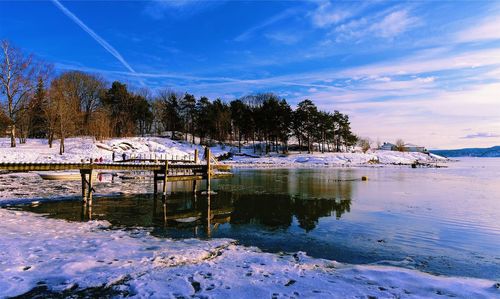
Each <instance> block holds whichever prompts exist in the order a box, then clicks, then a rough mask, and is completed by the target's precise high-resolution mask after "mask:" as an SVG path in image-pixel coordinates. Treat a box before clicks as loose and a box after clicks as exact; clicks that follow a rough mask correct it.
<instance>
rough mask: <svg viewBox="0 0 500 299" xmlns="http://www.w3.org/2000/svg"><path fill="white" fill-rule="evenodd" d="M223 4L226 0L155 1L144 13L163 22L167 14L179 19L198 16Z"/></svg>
mask: <svg viewBox="0 0 500 299" xmlns="http://www.w3.org/2000/svg"><path fill="white" fill-rule="evenodd" d="M223 2H225V0H218V1H204V0H153V1H148V2H147V4H146V6H145V8H144V11H143V12H144V13H145V14H146V15H148V16H149V17H151V18H153V19H155V20H161V19H163V18H164V17H165V16H166V15H167V14H168V15H169V16H172V17H176V18H179V17H183V16H190V15H193V14H196V13H198V12H200V11H203V10H205V9H207V8H209V7H212V6H216V5H220V4H222V3H223Z"/></svg>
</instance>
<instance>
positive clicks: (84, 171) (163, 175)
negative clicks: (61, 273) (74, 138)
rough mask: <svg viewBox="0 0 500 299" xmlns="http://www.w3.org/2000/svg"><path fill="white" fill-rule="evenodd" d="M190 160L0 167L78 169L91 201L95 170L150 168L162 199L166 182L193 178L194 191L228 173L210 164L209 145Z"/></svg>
mask: <svg viewBox="0 0 500 299" xmlns="http://www.w3.org/2000/svg"><path fill="white" fill-rule="evenodd" d="M194 157H195V158H194V159H193V160H178V159H175V160H166V159H165V160H161V159H156V158H149V159H142V160H141V159H137V158H136V159H133V160H131V159H129V160H124V161H121V162H92V159H91V160H90V161H89V162H81V163H65V162H62V163H50V162H42V163H38V162H29V163H22V162H16V163H0V170H6V171H14V172H26V171H64V170H79V171H80V174H81V181H82V199H83V201H85V202H87V201H88V202H89V203H92V194H93V192H94V188H93V181H92V174H93V172H94V171H97V170H117V171H150V172H153V182H154V186H153V187H154V194H155V196H156V195H157V194H158V183H159V182H162V183H163V184H162V190H161V191H162V192H161V193H162V196H163V199H165V198H166V196H167V184H166V183H167V182H173V181H193V191H196V181H197V180H206V182H207V191H209V190H210V180H211V179H217V178H224V177H228V176H231V173H230V172H229V171H230V169H231V167H230V166H228V165H220V164H214V163H213V161H211V160H214V159H213V157H212V156H211V154H210V149H209V148H207V152H206V161H204V162H205V163H201V162H200V161H198V151H197V150H195V155H194Z"/></svg>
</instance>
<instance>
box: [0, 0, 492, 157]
mask: <svg viewBox="0 0 500 299" xmlns="http://www.w3.org/2000/svg"><path fill="white" fill-rule="evenodd" d="M498 20H500V2H494V1H484V2H482V1H442V2H441V1H410V2H401V1H370V2H356V1H186V0H180V1H61V2H59V1H55V0H54V1H0V38H2V39H3V38H6V39H9V40H11V41H12V42H13V43H15V44H16V45H17V46H19V47H21V48H22V49H23V50H25V51H26V52H33V53H35V54H36V55H37V56H38V57H40V58H42V59H44V60H46V61H48V62H51V63H53V64H54V65H55V68H56V70H57V71H63V70H69V69H78V70H83V71H89V72H96V73H100V74H102V75H103V76H104V77H105V78H106V79H107V80H109V81H112V80H120V81H124V82H126V83H127V84H128V85H129V86H130V87H132V88H141V87H143V86H147V87H149V88H151V89H153V90H158V89H162V88H170V89H174V90H177V91H181V92H183V91H188V92H191V93H194V94H195V95H197V96H200V95H206V96H209V97H210V98H213V99H214V98H216V97H220V98H223V99H226V100H230V99H234V98H236V97H239V96H242V95H245V94H249V93H255V92H274V93H276V94H278V95H280V96H282V97H284V98H286V99H287V100H288V101H289V102H290V103H292V104H296V103H298V102H299V101H300V100H303V99H306V98H309V99H312V100H313V101H314V102H315V103H316V104H317V105H318V106H319V107H320V108H321V109H324V110H334V109H335V110H340V111H342V112H345V113H348V114H349V115H350V116H351V121H352V125H353V129H354V131H355V132H356V133H357V134H359V135H361V136H369V137H370V138H372V139H373V140H377V139H379V140H380V141H393V140H395V139H396V138H403V139H404V140H405V141H408V142H412V143H417V144H422V145H425V146H427V147H428V148H452V147H462V146H490V145H496V144H500V21H498Z"/></svg>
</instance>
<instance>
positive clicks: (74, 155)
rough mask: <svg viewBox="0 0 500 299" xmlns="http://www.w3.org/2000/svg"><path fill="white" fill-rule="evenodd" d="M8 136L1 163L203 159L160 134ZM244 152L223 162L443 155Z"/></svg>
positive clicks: (385, 160)
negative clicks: (19, 139) (13, 140)
mask: <svg viewBox="0 0 500 299" xmlns="http://www.w3.org/2000/svg"><path fill="white" fill-rule="evenodd" d="M9 143H10V141H9V139H7V138H0V162H18V161H22V162H80V161H81V160H82V159H89V158H93V159H96V158H103V160H104V161H111V160H112V153H113V152H115V156H116V159H117V160H121V159H122V158H121V156H122V154H123V153H125V154H126V156H127V158H129V157H132V156H139V155H142V157H154V156H157V157H162V158H165V157H167V158H169V159H175V158H179V159H181V158H185V157H192V155H193V154H194V150H195V149H198V151H199V156H200V157H199V158H200V159H201V158H202V155H203V148H202V147H201V146H199V145H192V144H189V143H185V142H180V141H174V140H171V139H169V138H159V137H132V138H115V139H110V140H106V141H102V142H98V141H95V140H93V139H92V138H82V137H80V138H69V139H67V140H66V143H65V148H66V152H65V153H64V154H63V155H59V143H58V141H56V142H55V143H54V145H53V148H49V147H48V145H47V141H46V140H37V139H29V140H28V142H27V143H26V144H19V145H18V146H17V147H16V148H10V147H9ZM211 151H212V153H213V154H214V155H216V156H219V155H223V154H225V153H227V152H229V151H232V152H234V153H236V152H237V149H236V148H231V147H229V146H226V147H223V146H214V147H212V148H211ZM243 153H245V154H246V155H238V154H235V156H234V157H232V158H231V159H230V160H226V161H225V162H224V163H228V164H233V165H239V166H252V167H259V166H262V167H266V166H273V165H274V166H278V167H300V166H308V165H309V166H313V167H316V166H333V167H335V166H366V165H394V164H396V165H398V164H405V165H408V164H412V163H415V162H416V161H418V162H420V163H436V162H444V161H446V159H445V158H442V157H439V156H436V155H433V154H430V155H427V154H423V153H403V152H394V151H372V152H368V153H324V154H322V153H314V154H305V153H290V154H289V155H279V154H276V153H274V154H270V155H266V156H262V157H253V152H252V149H251V148H245V149H244V150H243Z"/></svg>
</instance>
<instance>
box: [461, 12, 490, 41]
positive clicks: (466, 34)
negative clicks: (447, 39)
mask: <svg viewBox="0 0 500 299" xmlns="http://www.w3.org/2000/svg"><path fill="white" fill-rule="evenodd" d="M499 20H500V15H497V16H494V17H491V18H488V19H486V20H485V21H483V22H481V23H480V24H479V25H475V26H471V28H468V29H466V30H464V31H462V32H459V33H458V34H457V36H456V39H457V41H458V42H474V41H483V40H497V39H500V21H499Z"/></svg>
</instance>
